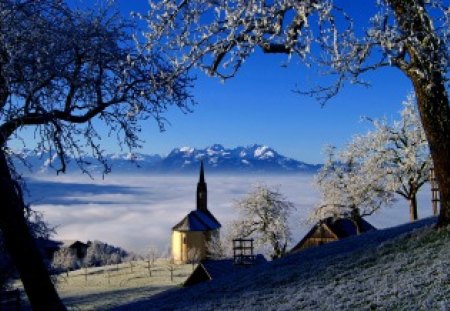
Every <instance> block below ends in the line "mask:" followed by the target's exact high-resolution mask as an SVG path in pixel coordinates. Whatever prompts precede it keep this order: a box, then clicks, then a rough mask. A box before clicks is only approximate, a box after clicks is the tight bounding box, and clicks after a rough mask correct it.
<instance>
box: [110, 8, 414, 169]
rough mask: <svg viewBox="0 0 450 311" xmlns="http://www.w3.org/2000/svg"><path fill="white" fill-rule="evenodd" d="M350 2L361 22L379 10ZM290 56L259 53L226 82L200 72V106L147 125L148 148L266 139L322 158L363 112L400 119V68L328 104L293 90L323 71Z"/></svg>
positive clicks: (407, 88) (291, 152)
mask: <svg viewBox="0 0 450 311" xmlns="http://www.w3.org/2000/svg"><path fill="white" fill-rule="evenodd" d="M117 3H118V4H119V6H120V7H121V9H122V11H123V12H124V13H126V12H127V11H128V10H136V11H145V10H146V9H147V4H146V3H145V2H144V3H143V2H139V4H138V5H137V6H135V5H136V4H135V2H128V1H123V0H122V1H117ZM348 9H349V10H350V11H351V13H352V15H353V16H356V18H357V19H358V20H363V21H367V20H368V18H369V17H370V16H371V14H372V13H373V12H370V6H369V9H368V8H367V3H366V2H365V1H364V3H362V2H360V1H352V6H351V7H349V8H348ZM286 60H287V56H285V55H263V54H262V53H260V52H258V53H256V54H255V55H253V56H252V57H251V58H249V59H248V61H247V62H246V63H245V64H244V66H243V67H242V69H241V70H240V71H239V73H238V74H237V76H236V77H235V78H233V79H231V80H227V81H226V82H225V83H221V82H220V81H219V80H218V79H216V78H209V77H207V76H205V75H204V74H203V73H197V78H198V79H197V81H196V83H195V88H194V95H195V99H196V101H197V102H198V103H199V104H198V105H197V106H195V107H194V112H193V113H191V114H187V115H185V114H183V113H182V112H180V111H178V110H176V109H172V110H171V111H169V113H167V115H166V116H167V118H168V120H169V121H170V125H168V126H167V130H166V131H165V132H163V133H159V132H158V129H157V127H156V125H155V124H152V125H145V126H144V131H143V133H142V134H143V139H144V140H145V141H146V143H145V144H144V147H143V151H144V152H147V153H162V154H167V153H168V152H170V150H171V149H172V148H173V147H177V146H191V147H198V148H203V147H205V146H208V145H211V144H214V143H221V144H223V145H224V146H225V147H234V146H237V145H248V144H253V143H260V144H266V145H269V146H271V147H273V148H275V149H276V150H277V151H279V152H280V153H282V154H284V155H287V156H290V157H294V158H296V159H299V160H303V161H306V162H322V161H323V154H322V151H323V147H324V145H325V144H334V145H338V146H341V145H342V144H344V143H345V142H347V141H348V140H349V139H351V136H352V135H354V134H357V133H361V132H365V131H367V129H368V128H369V127H368V124H367V123H364V122H360V117H361V116H369V117H375V118H377V117H383V116H386V117H388V118H392V117H394V118H398V111H400V110H401V102H402V101H403V100H404V99H405V98H406V96H407V94H408V93H409V92H411V90H412V86H411V84H410V82H409V81H408V80H407V79H406V77H404V76H403V74H402V73H401V72H400V71H398V70H396V69H393V68H387V69H382V70H378V71H376V72H374V73H373V74H370V75H367V79H368V80H369V81H371V82H372V87H371V88H364V87H360V86H351V85H348V86H346V87H345V89H344V90H343V91H342V92H341V93H340V94H339V95H338V96H337V97H336V98H334V99H332V100H331V101H330V102H329V103H328V104H327V105H326V106H325V107H323V108H322V107H321V106H320V104H319V103H318V102H317V101H315V100H314V99H312V98H309V97H306V96H301V95H298V94H296V93H294V92H293V90H294V89H296V87H297V86H301V87H302V89H307V88H308V87H313V86H316V85H317V83H316V82H317V81H319V80H320V79H321V77H320V76H319V75H318V74H317V72H315V71H314V70H308V69H306V68H305V67H304V66H302V65H301V64H300V62H299V60H298V59H296V58H293V59H292V60H291V62H290V63H289V65H288V67H287V68H286V67H282V66H281V65H282V64H283V63H285V62H286Z"/></svg>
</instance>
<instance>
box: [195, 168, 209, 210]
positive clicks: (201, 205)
mask: <svg viewBox="0 0 450 311" xmlns="http://www.w3.org/2000/svg"><path fill="white" fill-rule="evenodd" d="M207 194H208V191H207V189H206V183H205V170H204V168H203V160H202V161H201V162H200V178H199V180H198V183H197V210H198V211H203V212H206V211H208V206H207Z"/></svg>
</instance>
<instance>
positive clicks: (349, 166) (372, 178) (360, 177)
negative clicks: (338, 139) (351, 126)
mask: <svg viewBox="0 0 450 311" xmlns="http://www.w3.org/2000/svg"><path fill="white" fill-rule="evenodd" d="M365 138H368V136H365V137H364V139H362V138H361V137H358V138H356V139H355V141H354V142H353V143H351V144H349V145H348V146H347V148H346V149H345V150H343V151H342V152H341V153H339V154H338V156H337V157H336V155H335V148H334V147H331V146H330V147H328V148H327V150H326V153H327V161H326V163H325V164H324V166H323V167H322V168H321V170H320V171H319V173H318V174H317V176H316V177H315V181H316V184H317V187H318V189H319V192H320V194H321V200H320V203H319V205H318V207H317V208H316V209H315V210H314V211H313V214H312V215H311V218H313V219H319V220H320V219H325V218H327V217H334V218H347V219H350V220H351V221H352V222H353V224H354V225H355V228H356V232H357V233H358V234H359V233H360V232H361V222H360V221H361V218H362V217H365V216H369V215H372V214H373V213H374V212H376V211H377V210H378V209H380V208H381V206H383V205H384V204H389V203H390V202H391V201H392V199H393V195H392V192H390V191H388V190H387V189H386V179H385V170H384V168H383V167H380V166H379V165H378V163H375V162H371V161H365V158H364V157H361V153H360V152H361V151H362V152H364V150H365V149H366V148H367V145H366V144H367V143H371V140H370V139H367V140H366V139H365Z"/></svg>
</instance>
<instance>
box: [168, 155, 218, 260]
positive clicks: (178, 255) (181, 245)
mask: <svg viewBox="0 0 450 311" xmlns="http://www.w3.org/2000/svg"><path fill="white" fill-rule="evenodd" d="M207 194H208V193H207V187H206V182H205V172H204V167H203V161H202V162H201V164H200V177H199V181H198V183H197V209H196V210H193V211H191V212H190V213H189V214H187V215H186V216H185V217H184V218H183V219H182V220H181V221H180V222H179V223H177V224H176V225H175V226H174V227H173V228H172V260H173V262H174V263H176V264H183V263H190V262H191V261H200V260H202V259H205V258H206V255H207V253H208V252H207V245H208V243H209V242H210V241H211V240H213V239H218V238H219V235H220V228H221V224H220V223H219V221H218V220H217V219H216V218H215V217H214V216H213V214H212V213H211V212H210V211H209V210H208V205H207V203H208V201H207Z"/></svg>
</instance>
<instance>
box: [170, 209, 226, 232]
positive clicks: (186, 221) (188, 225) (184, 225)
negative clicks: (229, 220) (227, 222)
mask: <svg viewBox="0 0 450 311" xmlns="http://www.w3.org/2000/svg"><path fill="white" fill-rule="evenodd" d="M221 226H222V225H221V224H220V223H219V222H218V221H217V219H216V218H215V217H214V216H213V215H212V214H211V213H210V212H209V211H206V212H205V211H199V210H195V211H191V212H190V213H189V214H187V215H186V217H184V218H183V219H182V220H181V221H180V222H179V223H178V224H176V225H175V226H174V227H173V228H172V230H174V231H210V230H216V229H219V228H220V227H221Z"/></svg>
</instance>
